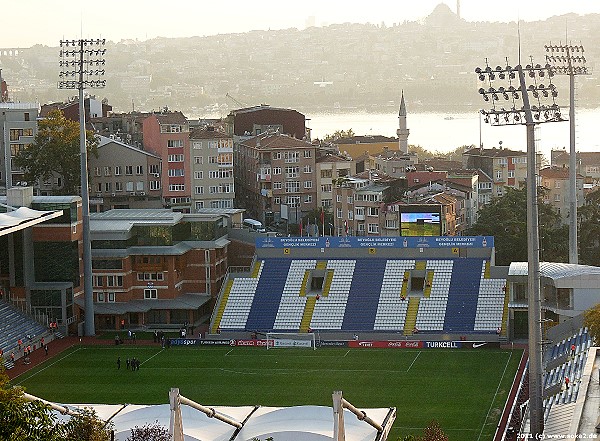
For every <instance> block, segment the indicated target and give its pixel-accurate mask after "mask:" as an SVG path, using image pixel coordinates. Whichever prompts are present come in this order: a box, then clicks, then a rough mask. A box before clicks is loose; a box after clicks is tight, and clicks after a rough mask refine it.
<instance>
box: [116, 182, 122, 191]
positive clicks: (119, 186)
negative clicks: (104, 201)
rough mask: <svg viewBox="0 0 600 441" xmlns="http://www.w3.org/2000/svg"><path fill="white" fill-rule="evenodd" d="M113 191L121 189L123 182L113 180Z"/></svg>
mask: <svg viewBox="0 0 600 441" xmlns="http://www.w3.org/2000/svg"><path fill="white" fill-rule="evenodd" d="M115 191H123V183H122V182H115Z"/></svg>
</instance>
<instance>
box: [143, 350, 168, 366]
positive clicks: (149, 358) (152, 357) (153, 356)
mask: <svg viewBox="0 0 600 441" xmlns="http://www.w3.org/2000/svg"><path fill="white" fill-rule="evenodd" d="M162 351H164V349H161V350H160V351H158V352H157V353H156V354H154V355H153V356H152V357H150V358H149V359H147V360H146V361H142V363H141V364H144V363H146V362H147V361H150V360H152V359H153V358H154V357H156V356H157V355H158V354H160V353H161V352H162Z"/></svg>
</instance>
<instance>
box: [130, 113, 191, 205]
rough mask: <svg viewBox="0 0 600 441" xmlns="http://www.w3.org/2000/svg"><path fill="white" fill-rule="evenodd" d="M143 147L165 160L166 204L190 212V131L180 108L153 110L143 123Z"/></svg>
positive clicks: (162, 179) (163, 180)
mask: <svg viewBox="0 0 600 441" xmlns="http://www.w3.org/2000/svg"><path fill="white" fill-rule="evenodd" d="M142 131H143V139H144V148H145V149H147V150H150V151H152V152H154V153H156V154H157V155H158V156H160V158H161V160H162V168H163V171H162V174H161V187H162V190H163V194H162V196H163V206H165V207H170V208H173V210H177V211H182V212H186V213H189V212H190V210H191V196H192V183H191V178H190V174H191V158H190V136H189V135H190V134H189V125H188V122H187V119H186V118H185V116H184V115H183V113H181V112H169V111H165V112H163V113H154V114H152V115H150V116H149V117H148V118H146V119H144V121H143V123H142Z"/></svg>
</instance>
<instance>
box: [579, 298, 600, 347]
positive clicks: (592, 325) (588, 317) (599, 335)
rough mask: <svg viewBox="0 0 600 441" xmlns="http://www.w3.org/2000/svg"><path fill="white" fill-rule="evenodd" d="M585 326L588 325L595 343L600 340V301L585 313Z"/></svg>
mask: <svg viewBox="0 0 600 441" xmlns="http://www.w3.org/2000/svg"><path fill="white" fill-rule="evenodd" d="M583 324H584V326H587V328H588V331H589V333H590V335H591V336H592V338H593V340H594V342H595V344H598V342H600V303H598V304H597V305H596V306H594V307H593V308H590V309H588V310H587V311H585V313H584V318H583Z"/></svg>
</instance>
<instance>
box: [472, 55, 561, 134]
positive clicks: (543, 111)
mask: <svg viewBox="0 0 600 441" xmlns="http://www.w3.org/2000/svg"><path fill="white" fill-rule="evenodd" d="M475 73H476V74H477V75H478V77H479V80H480V81H482V82H484V83H485V84H484V85H485V87H480V88H479V94H480V95H481V96H482V98H483V100H484V101H485V102H487V103H489V104H490V105H491V108H490V109H488V110H481V114H482V115H483V116H484V121H485V122H486V123H490V124H492V125H518V124H526V123H527V118H526V114H527V112H529V111H530V112H531V122H532V123H534V124H539V123H542V122H550V121H563V118H562V116H561V114H560V107H559V106H558V105H557V104H556V102H555V99H556V97H557V96H558V91H557V89H556V86H555V85H554V84H552V77H553V76H554V72H553V69H552V66H550V65H549V64H546V65H545V66H542V65H540V64H535V65H534V64H533V62H532V63H531V64H528V65H527V66H525V67H522V66H520V65H517V66H514V67H512V66H510V65H509V64H508V60H507V63H506V66H504V67H502V66H497V67H496V68H495V69H494V68H492V67H491V66H489V65H488V64H487V60H486V67H484V68H481V67H478V68H476V69H475ZM521 77H522V78H521ZM525 77H528V78H530V79H531V81H532V83H531V84H529V85H528V86H526V87H525V88H522V87H521V79H523V82H524V79H525ZM501 80H502V81H503V85H501V86H496V83H497V82H498V81H501ZM543 80H547V81H548V83H547V84H544V83H542V81H543ZM524 94H526V95H527V96H526V98H527V100H525V99H524V98H525V97H524ZM530 100H531V101H533V103H532V104H530V105H529V106H530V108H528V109H527V108H525V101H527V102H528V103H529V102H530ZM543 101H544V102H543ZM546 101H547V102H546Z"/></svg>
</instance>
